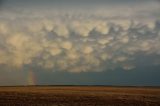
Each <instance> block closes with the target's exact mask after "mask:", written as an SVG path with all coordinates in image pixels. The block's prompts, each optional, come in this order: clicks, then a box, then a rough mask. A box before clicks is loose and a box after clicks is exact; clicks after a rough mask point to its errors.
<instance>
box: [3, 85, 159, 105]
mask: <svg viewBox="0 0 160 106" xmlns="http://www.w3.org/2000/svg"><path fill="white" fill-rule="evenodd" d="M0 106H160V88H136V87H98V86H97V87H96V86H95V87H93V86H90V87H87V86H86V87H85V86H82V87H80V86H79V87H78V86H54V87H47V86H45V87H34V86H32V87H0Z"/></svg>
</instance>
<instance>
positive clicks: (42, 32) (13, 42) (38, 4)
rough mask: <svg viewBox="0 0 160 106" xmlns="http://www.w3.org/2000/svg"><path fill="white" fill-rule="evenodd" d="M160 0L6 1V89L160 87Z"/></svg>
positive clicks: (2, 3) (0, 64) (2, 8)
mask: <svg viewBox="0 0 160 106" xmlns="http://www.w3.org/2000/svg"><path fill="white" fill-rule="evenodd" d="M159 11H160V1H159V0H0V85H27V84H61V85H62V84H69V85H72V84H75V85H83V84H85V85H88V84H89V85H150V86H152V85H154V86H159V85H160V12H159Z"/></svg>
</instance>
